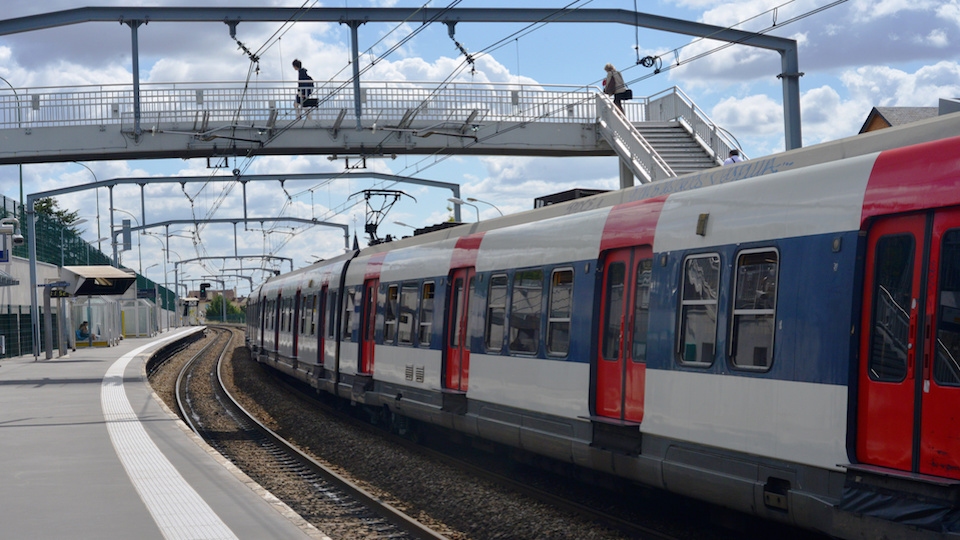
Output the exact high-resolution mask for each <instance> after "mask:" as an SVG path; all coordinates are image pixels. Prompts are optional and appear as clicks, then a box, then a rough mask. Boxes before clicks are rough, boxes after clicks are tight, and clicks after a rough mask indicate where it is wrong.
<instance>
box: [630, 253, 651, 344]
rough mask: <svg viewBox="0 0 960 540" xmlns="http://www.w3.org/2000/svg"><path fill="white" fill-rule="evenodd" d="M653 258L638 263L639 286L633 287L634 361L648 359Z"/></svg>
mask: <svg viewBox="0 0 960 540" xmlns="http://www.w3.org/2000/svg"><path fill="white" fill-rule="evenodd" d="M652 270H653V259H644V260H642V261H640V262H639V263H638V264H637V286H636V287H634V289H633V295H634V299H633V347H632V349H633V352H632V353H631V357H632V358H633V361H634V362H646V361H647V326H648V324H649V322H650V277H651V273H652Z"/></svg>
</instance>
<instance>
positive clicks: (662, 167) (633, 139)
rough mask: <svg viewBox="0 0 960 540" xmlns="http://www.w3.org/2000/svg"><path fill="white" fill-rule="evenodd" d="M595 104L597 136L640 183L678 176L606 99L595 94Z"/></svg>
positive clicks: (607, 97)
mask: <svg viewBox="0 0 960 540" xmlns="http://www.w3.org/2000/svg"><path fill="white" fill-rule="evenodd" d="M596 103H597V122H598V123H599V125H600V130H599V131H600V136H601V137H603V139H604V140H605V141H607V143H608V144H609V145H610V147H611V148H613V150H614V152H616V153H617V155H618V156H620V159H621V160H622V161H623V162H624V163H625V164H626V165H627V167H629V168H630V171H631V172H632V173H633V175H634V176H636V177H637V178H638V179H640V182H641V183H647V182H653V181H654V180H663V179H665V178H672V177H674V176H677V174H676V173H675V172H673V169H671V168H670V165H668V164H667V162H666V161H664V160H663V158H662V157H660V154H658V153H657V152H656V150H654V149H653V147H652V146H651V145H650V143H648V142H647V140H646V139H645V138H644V137H643V135H641V134H640V132H639V131H637V128H635V127H633V124H631V123H630V122H628V121H627V119H626V118H624V116H623V113H622V112H620V110H619V109H617V107H616V106H615V105H614V104H613V101H612V100H611V99H610V98H609V96H607V95H606V94H603V93H597V101H596Z"/></svg>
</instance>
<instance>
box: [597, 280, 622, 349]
mask: <svg viewBox="0 0 960 540" xmlns="http://www.w3.org/2000/svg"><path fill="white" fill-rule="evenodd" d="M626 279H627V267H626V265H625V264H623V263H622V262H615V263H611V264H610V267H609V268H608V269H607V290H606V294H605V298H606V299H607V303H606V308H605V309H604V314H603V320H604V321H606V322H605V324H604V325H603V346H602V347H603V348H602V350H601V354H603V358H605V359H607V360H617V359H618V358H619V357H620V336H621V335H622V333H623V331H622V328H621V326H622V325H623V315H622V314H623V290H624V286H625V283H626Z"/></svg>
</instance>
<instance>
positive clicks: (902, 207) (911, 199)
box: [860, 137, 960, 226]
mask: <svg viewBox="0 0 960 540" xmlns="http://www.w3.org/2000/svg"><path fill="white" fill-rule="evenodd" d="M957 204H960V137H952V138H950V139H941V140H939V141H933V142H928V143H922V144H918V145H914V146H908V147H905V148H896V149H893V150H886V151H883V152H881V153H880V155H879V156H878V157H877V161H876V162H874V164H873V170H872V171H870V180H869V181H868V182H867V191H866V193H864V196H863V213H862V214H861V216H860V223H861V226H862V225H863V223H864V222H865V221H866V220H868V219H870V218H872V217H875V216H880V215H885V214H895V213H902V212H909V211H912V210H918V209H922V208H930V207H941V206H953V205H957Z"/></svg>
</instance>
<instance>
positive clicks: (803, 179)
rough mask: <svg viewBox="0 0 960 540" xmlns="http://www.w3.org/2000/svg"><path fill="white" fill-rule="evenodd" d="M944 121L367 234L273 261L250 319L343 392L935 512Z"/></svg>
mask: <svg viewBox="0 0 960 540" xmlns="http://www.w3.org/2000/svg"><path fill="white" fill-rule="evenodd" d="M956 133H960V118H957V115H951V116H946V117H942V118H940V119H935V120H931V121H926V122H922V123H918V124H916V125H914V126H910V127H907V128H900V129H890V130H885V132H881V133H877V134H871V135H863V136H859V137H856V138H851V139H847V140H844V141H838V142H835V143H829V144H825V145H820V146H816V147H811V148H807V149H801V150H795V151H792V152H788V153H785V154H781V155H777V156H772V157H769V158H763V159H759V160H755V161H750V162H744V163H742V164H739V165H736V166H728V167H723V168H717V169H712V170H710V171H705V172H702V173H698V174H693V175H688V176H685V177H681V178H678V179H675V180H671V181H665V182H661V183H657V184H647V185H643V186H638V187H635V188H632V189H627V190H621V191H618V192H611V193H607V194H602V195H596V196H593V197H589V198H586V199H580V200H576V201H571V202H568V203H562V204H557V205H553V206H548V207H546V208H542V209H538V210H533V211H529V212H524V213H521V214H517V215H512V216H507V217H505V218H501V219H497V220H491V221H487V222H481V223H476V224H468V225H463V226H459V227H454V228H449V229H444V230H441V231H437V232H433V233H429V234H425V235H421V236H416V237H413V238H407V239H403V240H400V241H395V242H390V243H385V244H380V245H376V246H372V247H369V248H366V249H363V250H361V251H359V252H355V253H349V254H347V255H344V256H341V257H339V258H337V259H334V260H331V261H323V262H319V263H317V264H316V265H314V266H311V267H309V268H305V269H302V270H298V271H296V272H292V273H290V274H288V275H285V276H278V277H276V278H273V279H271V280H269V281H268V282H267V283H266V284H264V285H263V286H262V287H261V288H260V290H259V291H257V293H256V295H255V298H256V301H255V302H253V304H252V307H251V312H250V314H249V316H248V321H249V322H248V325H249V328H248V332H249V342H250V344H251V347H252V349H253V351H254V352H255V353H256V355H257V358H258V359H259V360H260V361H262V362H264V363H266V364H269V365H272V366H274V367H276V368H277V369H280V370H283V371H285V372H288V373H291V374H293V375H295V376H296V377H298V378H300V379H302V380H304V381H306V382H308V383H310V384H312V385H313V386H315V387H316V388H317V389H319V390H321V391H325V392H330V393H332V394H335V395H337V396H339V397H341V398H344V399H349V400H352V401H354V402H356V403H358V404H364V405H366V406H369V407H374V408H377V409H380V410H383V411H389V414H391V415H396V416H403V417H406V418H411V419H414V420H417V421H422V422H429V423H432V424H437V425H441V426H446V427H449V428H452V429H455V430H459V431H461V432H464V433H466V434H468V435H471V436H474V437H479V438H483V439H486V440H490V441H494V442H497V443H502V444H506V445H510V446H513V447H516V448H521V449H524V450H528V451H530V452H534V453H538V454H542V455H545V456H549V457H552V458H555V459H558V460H562V461H566V462H571V463H575V464H578V465H581V466H584V467H589V468H592V469H597V470H600V471H604V472H607V473H611V474H615V475H618V476H623V477H626V478H630V479H633V480H636V481H639V482H643V483H646V484H649V485H653V486H657V487H661V488H665V489H668V490H672V491H675V492H679V493H684V494H688V495H691V496H694V497H698V498H702V499H706V500H709V501H712V502H716V503H718V504H722V505H726V506H729V507H732V508H735V509H739V510H742V511H745V512H750V513H754V514H757V515H760V516H763V517H767V518H771V519H778V520H783V521H789V522H794V523H797V524H801V525H803V526H806V527H810V528H814V529H819V530H823V531H826V532H828V533H831V534H834V535H837V536H844V537H860V536H864V537H869V536H871V535H873V534H885V535H888V536H889V537H896V536H911V535H914V534H919V535H931V536H937V535H941V534H946V535H953V534H956V533H957V530H960V525H957V523H958V522H960V510H958V508H957V503H956V501H957V500H960V497H957V495H960V494H958V493H957V490H958V489H960V488H958V486H960V442H958V438H956V437H955V436H953V435H952V434H953V433H957V432H960V419H955V418H954V416H956V415H955V414H954V412H953V411H955V410H960V364H957V363H956V362H955V361H954V360H953V358H954V356H956V357H960V247H957V249H956V250H954V246H953V242H954V240H956V243H957V246H960V137H954V138H950V136H951V135H953V134H956ZM954 229H956V230H957V231H958V233H957V237H956V239H955V238H954V236H953V231H954ZM955 251H956V262H957V266H956V269H954V267H953V266H952V264H953V262H954V255H955ZM898 261H900V262H898ZM898 265H899V266H898ZM954 270H956V271H957V272H956V273H957V274H958V275H957V279H956V280H954V279H953V277H952V276H953V272H954ZM954 281H956V282H957V283H956V286H955V284H954ZM955 291H957V292H956V294H954V292H955ZM954 298H956V299H957V300H956V301H955V300H954ZM954 325H956V332H954V330H955V329H954ZM931 336H932V337H931ZM955 351H956V352H957V354H956V355H954V352H955ZM954 364H956V365H954ZM954 372H956V373H954ZM958 418H960V417H958ZM891 494H892V495H891ZM950 501H954V502H950ZM911 505H920V507H921V508H923V511H921V512H919V513H920V514H924V515H926V516H928V517H924V518H916V515H917V514H916V513H914V512H912V511H910V510H909V508H911ZM914 508H915V506H914Z"/></svg>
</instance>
